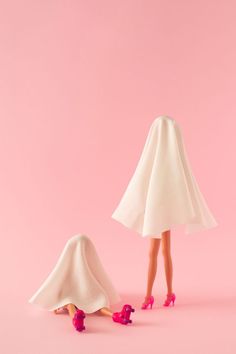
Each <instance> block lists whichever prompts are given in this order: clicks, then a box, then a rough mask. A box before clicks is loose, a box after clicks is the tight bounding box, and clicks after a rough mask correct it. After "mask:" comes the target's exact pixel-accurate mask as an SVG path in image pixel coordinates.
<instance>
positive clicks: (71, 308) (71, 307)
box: [54, 304, 113, 318]
mask: <svg viewBox="0 0 236 354" xmlns="http://www.w3.org/2000/svg"><path fill="white" fill-rule="evenodd" d="M63 310H67V311H68V313H69V315H70V317H72V318H73V317H74V314H75V312H76V307H75V305H73V304H68V305H66V306H64V307H63V308H60V309H56V310H55V311H54V313H55V314H59V313H61V311H63ZM98 312H100V313H101V314H102V315H106V316H110V317H112V314H113V312H112V311H111V310H110V309H109V308H107V307H103V308H101V309H100V310H98Z"/></svg>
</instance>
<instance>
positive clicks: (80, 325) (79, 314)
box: [72, 309, 85, 332]
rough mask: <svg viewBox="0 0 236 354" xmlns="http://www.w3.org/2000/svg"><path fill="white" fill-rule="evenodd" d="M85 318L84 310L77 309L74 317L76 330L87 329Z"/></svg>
mask: <svg viewBox="0 0 236 354" xmlns="http://www.w3.org/2000/svg"><path fill="white" fill-rule="evenodd" d="M84 319H85V314H84V311H82V310H79V309H78V310H76V312H75V314H74V317H73V319H72V323H73V326H74V327H75V329H76V331H79V332H82V331H83V330H85V326H84Z"/></svg>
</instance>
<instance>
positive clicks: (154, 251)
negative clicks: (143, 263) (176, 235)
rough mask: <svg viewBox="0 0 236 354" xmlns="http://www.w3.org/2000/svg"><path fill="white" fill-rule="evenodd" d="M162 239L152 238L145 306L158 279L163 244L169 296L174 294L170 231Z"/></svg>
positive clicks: (164, 233) (163, 233)
mask: <svg viewBox="0 0 236 354" xmlns="http://www.w3.org/2000/svg"><path fill="white" fill-rule="evenodd" d="M161 236H162V238H161V239H159V238H151V239H150V249H149V265H148V280H147V291H146V297H145V301H144V304H145V303H146V302H148V299H150V296H151V294H152V288H153V283H154V280H155V277H156V271H157V256H158V252H159V248H160V244H161V243H162V254H163V257H164V265H165V276H166V284H167V292H168V294H172V277H173V266H172V259H171V251H170V250H171V247H170V246H171V243H170V236H171V235H170V230H167V231H164V232H162V235H161Z"/></svg>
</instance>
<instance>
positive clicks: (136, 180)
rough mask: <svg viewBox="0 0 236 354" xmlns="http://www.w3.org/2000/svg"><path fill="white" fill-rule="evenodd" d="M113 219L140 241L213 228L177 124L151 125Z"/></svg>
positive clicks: (170, 121) (162, 121)
mask: <svg viewBox="0 0 236 354" xmlns="http://www.w3.org/2000/svg"><path fill="white" fill-rule="evenodd" d="M112 218H113V219H115V220H117V221H119V222H121V223H122V224H123V225H125V226H126V227H128V228H130V229H133V230H135V231H137V232H138V233H139V234H141V235H142V236H151V237H156V238H160V237H161V232H163V231H165V230H169V229H171V228H172V227H173V226H175V225H178V224H185V225H186V228H185V232H186V233H187V234H189V233H192V232H195V231H200V230H203V229H207V228H211V227H215V226H216V225H217V223H216V221H215V219H214V217H213V215H212V214H211V212H210V210H209V208H208V206H207V204H206V202H205V200H204V197H203V195H202V194H201V192H200V189H199V187H198V185H197V182H196V180H195V178H194V176H193V173H192V171H191V167H190V163H189V161H188V158H187V153H186V149H185V146H184V142H183V139H182V135H181V130H180V127H179V125H178V124H177V122H176V121H175V120H174V119H172V118H170V117H167V116H160V117H158V118H156V119H155V120H154V122H153V123H152V125H151V127H150V130H149V133H148V136H147V139H146V142H145V145H144V148H143V151H142V153H141V156H140V159H139V162H138V164H137V167H136V169H135V171H134V174H133V176H132V177H131V179H130V181H129V183H128V186H127V188H126V190H125V192H124V194H123V196H122V198H121V200H120V202H119V204H118V206H117V208H116V209H115V210H114V212H113V214H112Z"/></svg>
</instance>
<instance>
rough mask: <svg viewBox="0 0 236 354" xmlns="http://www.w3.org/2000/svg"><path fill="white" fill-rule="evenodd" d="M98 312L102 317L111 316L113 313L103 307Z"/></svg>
mask: <svg viewBox="0 0 236 354" xmlns="http://www.w3.org/2000/svg"><path fill="white" fill-rule="evenodd" d="M99 312H100V313H101V314H102V315H105V316H110V317H111V316H112V314H113V312H112V311H111V310H110V309H109V308H107V307H103V308H102V309H100V310H99Z"/></svg>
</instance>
